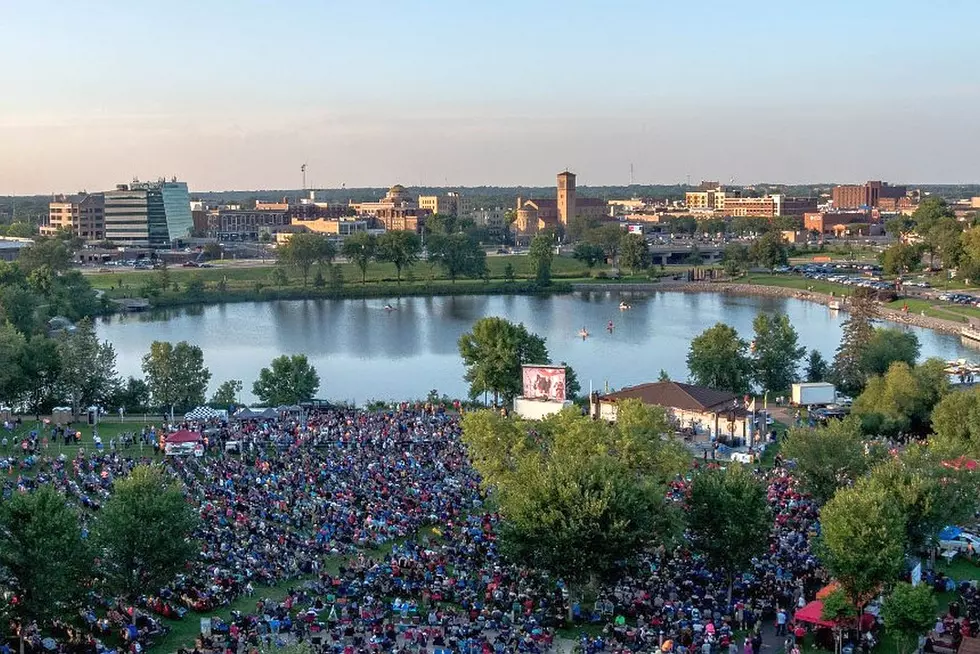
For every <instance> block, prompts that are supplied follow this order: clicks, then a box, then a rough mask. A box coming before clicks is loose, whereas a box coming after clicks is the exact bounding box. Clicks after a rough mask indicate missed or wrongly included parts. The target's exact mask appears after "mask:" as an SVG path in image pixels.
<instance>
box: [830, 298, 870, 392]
mask: <svg viewBox="0 0 980 654" xmlns="http://www.w3.org/2000/svg"><path fill="white" fill-rule="evenodd" d="M862 290H863V289H857V290H856V291H855V292H854V295H852V296H851V299H850V302H849V303H848V307H847V318H846V319H845V320H844V324H843V326H842V331H843V334H842V335H841V342H840V345H838V346H837V354H836V355H835V356H834V379H835V381H836V382H837V386H838V387H840V389H841V390H842V391H844V392H845V393H847V394H849V395H854V394H856V393H859V392H860V391H861V389H862V388H864V383H865V381H866V379H867V375H866V374H865V372H864V352H865V350H867V348H868V345H869V344H870V343H871V339H872V338H873V337H874V326H873V324H872V323H873V321H874V319H875V318H876V317H877V316H878V306H877V304H876V303H875V300H874V298H873V297H872V296H871V294H870V293H865V292H862Z"/></svg>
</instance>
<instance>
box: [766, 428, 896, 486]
mask: <svg viewBox="0 0 980 654" xmlns="http://www.w3.org/2000/svg"><path fill="white" fill-rule="evenodd" d="M780 453H781V454H782V455H783V456H784V457H786V458H787V459H789V460H791V461H795V462H796V468H795V470H794V475H795V476H796V477H798V478H799V480H800V482H801V483H802V485H803V488H804V489H805V490H806V492H808V493H809V494H810V495H811V496H812V497H813V499H814V500H815V501H816V502H817V503H818V504H824V503H825V502H827V500H829V499H830V498H831V497H833V495H834V493H835V492H836V491H837V489H839V488H841V487H843V486H848V485H850V484H853V483H854V482H855V481H856V480H857V479H859V478H860V477H861V476H862V475H864V474H866V473H867V472H868V470H870V469H871V466H872V465H873V464H874V462H875V461H877V460H878V458H879V456H880V453H879V452H878V451H877V450H873V449H871V450H869V449H866V448H865V442H864V438H863V437H862V434H861V424H860V422H859V421H858V420H856V419H854V418H848V419H847V420H843V421H841V420H832V421H830V422H829V423H828V424H827V425H826V426H825V427H817V428H807V427H801V428H796V429H790V430H789V434H788V435H787V437H786V439H785V440H784V441H783V444H782V446H781V447H780Z"/></svg>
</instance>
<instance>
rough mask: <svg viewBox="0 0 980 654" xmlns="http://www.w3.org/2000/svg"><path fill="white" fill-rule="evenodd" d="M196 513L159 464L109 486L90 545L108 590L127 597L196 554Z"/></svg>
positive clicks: (163, 581)
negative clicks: (108, 495) (109, 490)
mask: <svg viewBox="0 0 980 654" xmlns="http://www.w3.org/2000/svg"><path fill="white" fill-rule="evenodd" d="M197 525H198V516H197V512H196V511H195V510H194V507H193V506H192V505H191V504H190V503H189V502H188V501H187V500H186V499H185V498H184V488H183V486H182V485H181V484H180V483H179V482H178V481H176V480H175V479H174V478H173V477H171V476H169V475H168V474H167V473H166V472H165V469H164V468H163V467H160V466H137V467H136V468H134V469H133V471H132V472H131V473H130V474H129V476H127V477H122V478H119V479H117V480H116V481H115V482H114V483H113V492H112V495H111V496H110V497H109V499H108V500H106V503H105V505H104V506H103V507H102V510H101V511H100V512H99V514H98V518H97V520H96V521H95V526H94V529H93V534H92V536H93V538H92V540H93V543H94V545H95V548H96V554H97V558H98V571H99V572H100V573H101V574H102V575H103V577H104V579H105V581H106V585H107V587H108V589H109V590H110V592H113V593H117V594H120V595H122V596H124V597H126V598H127V599H132V598H134V597H137V596H139V595H142V594H144V593H147V592H153V591H154V590H155V589H157V588H161V587H163V586H165V585H167V584H169V583H170V582H171V581H173V578H174V575H176V574H177V573H178V572H180V571H181V570H183V569H184V568H185V566H186V565H187V562H188V561H190V560H191V559H192V558H193V557H194V556H196V555H197V553H198V545H197V543H196V542H195V541H194V539H193V534H194V530H195V529H196V528H197Z"/></svg>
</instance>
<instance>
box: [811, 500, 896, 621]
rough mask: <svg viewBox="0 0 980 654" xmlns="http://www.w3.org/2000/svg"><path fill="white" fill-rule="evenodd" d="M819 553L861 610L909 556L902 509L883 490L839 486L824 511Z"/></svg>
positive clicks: (892, 577)
mask: <svg viewBox="0 0 980 654" xmlns="http://www.w3.org/2000/svg"><path fill="white" fill-rule="evenodd" d="M817 554H818V557H819V558H820V560H821V562H822V563H823V565H824V567H825V568H826V569H827V571H828V572H829V573H830V574H831V575H833V577H834V578H835V579H836V580H837V582H838V583H839V584H840V586H841V588H842V589H843V590H844V592H845V593H847V597H848V599H849V600H850V601H851V602H852V603H853V604H854V605H855V607H857V609H858V612H857V613H858V615H861V614H862V613H864V606H865V605H866V604H867V603H868V601H869V600H870V599H871V598H872V597H873V596H874V594H875V593H877V592H878V590H879V588H881V586H882V585H883V584H887V583H890V582H892V581H894V580H895V578H896V577H897V576H898V574H899V572H901V570H902V566H903V565H904V561H905V558H904V556H905V529H904V524H903V521H902V514H901V510H900V509H899V508H898V507H896V506H895V505H894V504H892V503H890V502H889V501H888V495H887V493H885V492H884V491H881V490H878V489H875V488H868V487H860V488H858V487H855V488H841V489H840V490H838V491H837V493H835V494H834V497H833V498H832V499H831V500H830V501H829V502H827V504H825V505H824V506H823V508H822V509H821V510H820V539H819V541H818V543H817Z"/></svg>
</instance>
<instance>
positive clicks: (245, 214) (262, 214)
mask: <svg viewBox="0 0 980 654" xmlns="http://www.w3.org/2000/svg"><path fill="white" fill-rule="evenodd" d="M287 209H288V207H287ZM195 216H196V212H195ZM286 225H289V213H288V211H286V210H281V209H263V210H253V211H248V210H242V209H216V210H213V211H209V212H207V220H206V224H205V228H204V236H205V237H207V238H214V239H218V240H221V241H255V240H258V239H259V237H260V236H261V235H262V234H263V233H268V234H271V235H274V234H275V233H276V232H278V231H279V230H280V229H282V228H283V227H285V226H286ZM196 228H197V222H196V221H195V229H196Z"/></svg>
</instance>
